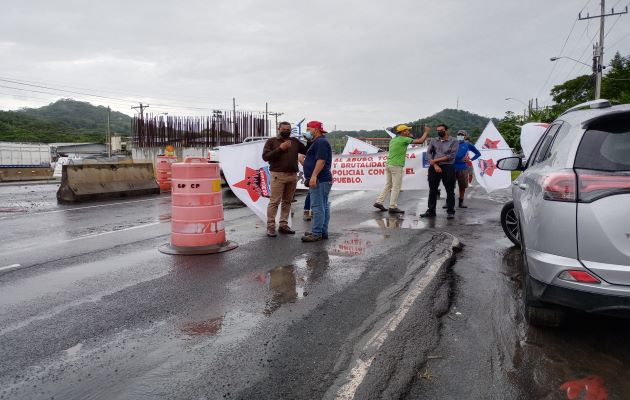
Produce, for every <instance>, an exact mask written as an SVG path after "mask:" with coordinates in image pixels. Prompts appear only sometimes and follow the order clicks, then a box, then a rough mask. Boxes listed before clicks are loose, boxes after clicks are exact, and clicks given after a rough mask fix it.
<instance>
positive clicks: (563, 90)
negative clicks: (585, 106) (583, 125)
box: [551, 75, 593, 109]
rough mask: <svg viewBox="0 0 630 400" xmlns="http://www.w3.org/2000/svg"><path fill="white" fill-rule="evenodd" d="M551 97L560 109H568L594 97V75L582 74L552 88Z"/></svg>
mask: <svg viewBox="0 0 630 400" xmlns="http://www.w3.org/2000/svg"><path fill="white" fill-rule="evenodd" d="M551 97H552V98H553V101H554V102H555V103H556V104H555V105H554V107H556V108H558V109H568V108H570V107H573V106H574V105H576V104H580V103H584V102H585V101H589V100H591V99H592V98H593V76H592V75H582V76H578V77H577V78H574V79H571V80H568V81H566V82H564V83H563V84H561V85H556V86H554V87H553V88H552V89H551Z"/></svg>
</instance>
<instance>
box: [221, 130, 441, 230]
mask: <svg viewBox="0 0 630 400" xmlns="http://www.w3.org/2000/svg"><path fill="white" fill-rule="evenodd" d="M264 147H265V141H258V142H250V143H243V144H235V145H230V146H221V169H222V170H223V175H224V176H225V180H226V181H227V183H228V185H230V189H232V192H233V193H234V194H235V195H236V196H237V197H238V198H239V199H240V200H241V201H242V202H243V203H244V204H245V205H247V207H249V209H250V210H252V211H253V212H254V213H255V214H256V215H258V217H259V218H260V219H261V220H262V221H266V220H267V205H268V204H269V197H270V194H271V187H270V182H271V180H270V172H269V164H267V163H266V162H265V161H263V159H262V152H263V148H264ZM426 154H427V153H426V149H413V150H409V151H408V152H407V161H406V162H405V167H404V171H405V175H404V177H403V184H402V189H403V190H419V189H428V187H429V185H428V182H427V172H428V160H427V156H426ZM386 165H387V153H378V154H367V155H361V156H356V155H333V160H332V175H333V185H332V190H377V191H379V190H382V189H383V187H384V186H385V167H386ZM299 176H300V178H302V177H303V172H302V169H301V167H300V172H299ZM298 188H302V189H306V187H305V186H303V184H298Z"/></svg>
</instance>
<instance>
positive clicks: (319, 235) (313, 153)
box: [302, 121, 333, 242]
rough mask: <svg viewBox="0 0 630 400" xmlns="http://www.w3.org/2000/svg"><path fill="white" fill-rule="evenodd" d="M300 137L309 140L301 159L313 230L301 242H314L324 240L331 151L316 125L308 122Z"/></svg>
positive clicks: (326, 233)
mask: <svg viewBox="0 0 630 400" xmlns="http://www.w3.org/2000/svg"><path fill="white" fill-rule="evenodd" d="M306 129H307V132H306V133H305V134H304V137H305V138H306V139H307V140H312V141H313V142H312V143H311V146H310V147H309V149H308V151H307V152H306V157H305V158H304V177H305V178H306V182H308V193H309V196H310V199H311V211H312V212H313V226H312V228H311V231H310V232H305V233H304V236H303V237H302V241H303V242H317V241H320V240H322V239H328V222H329V221H330V202H329V201H328V196H329V194H330V189H331V188H332V181H333V179H332V172H331V166H332V148H331V147H330V143H329V142H328V139H326V136H325V134H326V133H327V132H326V131H325V130H324V126H323V124H322V123H321V122H319V121H310V122H309V123H308V124H307V125H306Z"/></svg>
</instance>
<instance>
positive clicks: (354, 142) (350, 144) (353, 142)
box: [342, 136, 380, 155]
mask: <svg viewBox="0 0 630 400" xmlns="http://www.w3.org/2000/svg"><path fill="white" fill-rule="evenodd" d="M379 151H380V149H379V148H378V147H376V146H373V145H371V144H369V143H366V142H364V141H363V140H359V139H356V138H353V137H352V136H348V141H347V142H346V146H345V147H344V148H343V152H342V154H353V155H360V154H374V153H378V152H379Z"/></svg>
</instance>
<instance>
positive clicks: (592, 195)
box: [576, 169, 630, 203]
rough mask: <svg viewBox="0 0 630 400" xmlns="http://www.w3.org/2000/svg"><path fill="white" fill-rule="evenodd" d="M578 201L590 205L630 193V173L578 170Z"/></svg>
mask: <svg viewBox="0 0 630 400" xmlns="http://www.w3.org/2000/svg"><path fill="white" fill-rule="evenodd" d="M576 172H577V179H578V189H579V194H578V201H579V202H580V203H590V202H593V201H595V200H598V199H601V198H602V197H607V196H611V195H614V194H622V193H630V171H619V172H605V171H592V170H582V169H578V170H576Z"/></svg>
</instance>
